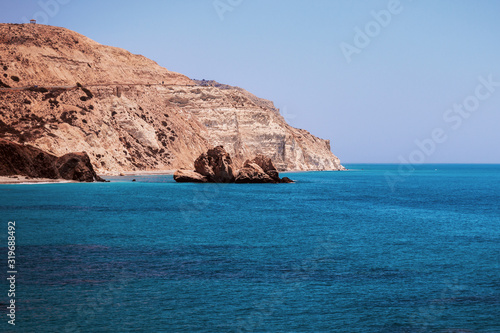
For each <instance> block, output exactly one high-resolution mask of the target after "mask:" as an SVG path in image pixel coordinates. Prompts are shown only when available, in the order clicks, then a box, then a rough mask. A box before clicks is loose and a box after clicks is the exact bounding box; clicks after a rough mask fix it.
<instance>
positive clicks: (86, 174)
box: [0, 139, 104, 182]
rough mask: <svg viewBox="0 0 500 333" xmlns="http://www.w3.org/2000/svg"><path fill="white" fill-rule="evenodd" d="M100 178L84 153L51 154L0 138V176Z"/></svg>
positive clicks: (87, 179)
mask: <svg viewBox="0 0 500 333" xmlns="http://www.w3.org/2000/svg"><path fill="white" fill-rule="evenodd" d="M11 175H22V176H27V177H33V178H50V179H67V180H75V181H80V182H93V181H104V180H103V179H102V178H101V177H99V176H98V175H97V174H96V173H95V171H94V168H93V167H92V164H91V163H90V158H89V156H88V155H87V153H69V154H66V155H64V156H61V157H57V156H54V155H52V154H49V153H47V152H44V151H43V150H41V149H38V148H35V147H32V146H25V145H20V144H18V143H14V142H10V141H7V140H4V139H0V176H11Z"/></svg>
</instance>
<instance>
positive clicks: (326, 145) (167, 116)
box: [0, 24, 342, 174]
mask: <svg viewBox="0 0 500 333" xmlns="http://www.w3.org/2000/svg"><path fill="white" fill-rule="evenodd" d="M0 47H1V48H0V79H1V80H2V81H1V83H0V86H3V87H4V88H3V89H0V137H3V138H6V139H8V140H11V141H14V142H20V143H29V144H30V145H33V146H36V147H39V148H40V149H43V150H45V151H48V152H51V153H52V154H54V155H64V154H66V153H69V152H73V151H86V152H87V153H88V154H89V156H90V159H91V161H92V163H93V164H94V166H95V167H96V169H97V171H98V172H100V173H104V174H116V173H119V172H124V171H139V170H171V169H178V168H186V167H190V165H191V164H192V161H193V160H194V159H196V157H198V156H199V155H200V154H201V153H202V152H204V151H206V150H208V149H209V148H212V147H214V146H218V145H223V146H224V147H225V148H226V149H227V151H228V152H229V153H230V154H231V156H232V158H233V161H234V163H235V165H236V166H237V167H241V166H242V164H243V163H244V161H245V160H246V159H249V158H252V157H253V156H255V155H258V154H264V155H266V156H269V157H271V158H272V160H273V162H274V164H275V165H276V167H277V168H278V170H280V171H283V170H338V169H342V166H341V165H340V161H339V160H338V158H337V157H336V156H334V155H333V154H332V152H331V151H330V142H329V141H328V140H322V139H319V138H317V137H315V136H313V135H311V134H310V133H309V132H307V131H305V130H301V129H296V128H293V127H291V126H289V125H288V124H287V123H286V121H285V120H284V119H283V117H282V116H281V115H280V114H279V111H278V110H277V109H276V108H275V107H274V105H273V103H272V102H270V101H267V100H263V99H260V98H258V97H256V96H254V95H252V94H251V93H249V92H247V91H245V90H243V89H241V88H238V87H231V86H227V85H220V84H217V83H215V82H214V81H195V80H191V79H189V78H187V77H186V76H184V75H182V74H178V73H174V72H171V71H168V70H167V69H165V68H163V67H161V66H159V65H157V64H156V63H155V62H153V61H152V60H149V59H147V58H145V57H143V56H139V55H133V54H131V53H129V52H127V51H125V50H122V49H118V48H114V47H108V46H103V45H100V44H98V43H96V42H94V41H92V40H90V39H88V38H86V37H84V36H82V35H79V34H77V33H75V32H72V31H69V30H67V29H63V28H56V27H50V26H41V25H29V24H24V25H10V24H0ZM77 82H78V83H81V85H82V86H81V87H77V86H76V85H77ZM35 85H36V86H38V87H36V88H34V87H33V86H35ZM7 87H11V88H10V89H9V88H7ZM26 87H31V88H30V89H26ZM0 88H1V87H0ZM12 88H17V89H12Z"/></svg>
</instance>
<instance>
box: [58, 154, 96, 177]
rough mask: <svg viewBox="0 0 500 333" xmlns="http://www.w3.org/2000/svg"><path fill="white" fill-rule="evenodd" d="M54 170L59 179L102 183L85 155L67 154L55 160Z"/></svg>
mask: <svg viewBox="0 0 500 333" xmlns="http://www.w3.org/2000/svg"><path fill="white" fill-rule="evenodd" d="M55 164H56V168H57V170H58V171H59V175H60V178H63V179H70V180H76V181H79V182H93V181H94V180H95V181H104V179H102V178H101V177H99V176H98V175H97V174H96V173H95V171H94V168H93V167H92V163H90V157H89V155H87V153H69V154H66V155H63V156H61V157H59V158H58V159H57V160H56V163H55Z"/></svg>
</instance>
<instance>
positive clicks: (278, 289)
mask: <svg viewBox="0 0 500 333" xmlns="http://www.w3.org/2000/svg"><path fill="white" fill-rule="evenodd" d="M348 167H349V168H350V169H351V171H348V172H311V173H291V174H287V176H288V177H290V178H292V179H295V180H297V182H296V183H295V184H276V185H273V184H177V183H175V182H173V179H172V176H155V177H134V178H136V179H137V182H131V181H130V180H131V178H132V177H119V178H113V179H112V182H111V183H92V184H45V185H44V184H41V185H1V186H0V217H1V221H0V226H1V227H0V228H1V230H0V235H1V236H0V237H1V239H0V245H2V252H1V253H0V255H1V258H5V260H4V259H2V260H1V262H4V263H5V264H2V267H0V275H1V276H2V279H1V280H2V283H1V284H0V288H1V289H0V295H1V296H0V303H1V304H0V305H1V310H0V313H1V314H2V318H3V319H2V320H1V322H0V331H13V332H14V331H16V332H132V331H134V332H139V331H144V332H500V319H499V317H498V314H499V312H500V311H499V310H500V274H499V254H500V246H499V244H500V205H499V202H500V166H499V165H425V166H420V167H418V169H417V170H413V169H408V168H407V167H398V166H397V165H348ZM398 168H399V170H398ZM9 220H15V221H16V242H17V246H18V247H17V253H16V255H17V258H16V259H17V269H18V274H17V280H16V304H17V308H16V309H17V311H16V327H15V329H12V327H11V326H10V325H8V324H7V319H8V318H7V317H6V311H7V310H6V309H5V307H6V304H7V302H8V298H7V290H8V285H7V283H6V279H5V278H4V277H5V274H6V271H7V267H6V257H7V252H6V245H7V222H8V221H9ZM4 266H5V267H4Z"/></svg>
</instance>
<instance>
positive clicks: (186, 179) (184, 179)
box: [174, 170, 208, 183]
mask: <svg viewBox="0 0 500 333" xmlns="http://www.w3.org/2000/svg"><path fill="white" fill-rule="evenodd" d="M174 180H175V181H176V182H178V183H206V182H208V180H207V177H205V176H203V175H201V174H199V173H198V172H196V171H190V170H177V171H176V172H175V173H174Z"/></svg>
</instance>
